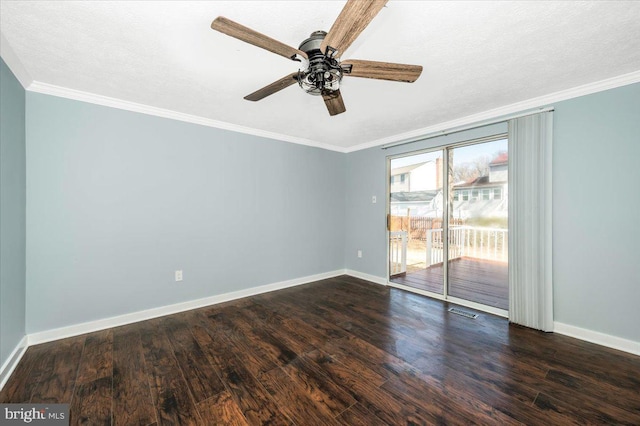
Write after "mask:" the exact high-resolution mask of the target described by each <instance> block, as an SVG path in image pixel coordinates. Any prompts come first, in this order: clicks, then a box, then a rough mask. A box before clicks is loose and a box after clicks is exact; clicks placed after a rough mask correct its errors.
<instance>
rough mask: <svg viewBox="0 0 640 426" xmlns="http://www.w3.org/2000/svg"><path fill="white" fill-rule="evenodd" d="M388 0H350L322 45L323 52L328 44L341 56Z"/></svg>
mask: <svg viewBox="0 0 640 426" xmlns="http://www.w3.org/2000/svg"><path fill="white" fill-rule="evenodd" d="M387 1H388V0H367V1H364V0H348V1H347V4H345V5H344V8H343V9H342V12H340V15H338V18H337V19H336V21H335V22H334V23H333V26H332V27H331V29H330V30H329V33H328V34H327V35H326V37H325V38H324V40H323V41H322V44H321V45H320V50H321V51H322V53H324V52H325V51H326V48H327V46H331V47H332V48H334V49H336V50H337V51H338V53H337V54H336V55H335V56H340V55H341V54H342V53H344V51H345V50H347V49H348V48H349V46H351V43H353V42H354V40H355V39H356V38H358V36H359V35H360V33H361V32H362V31H363V30H364V29H365V28H366V27H367V25H369V22H371V20H373V18H375V16H376V15H377V14H378V12H380V10H382V8H383V7H384V5H385V4H386V3H387Z"/></svg>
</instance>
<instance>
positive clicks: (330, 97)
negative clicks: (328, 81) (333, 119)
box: [322, 90, 347, 115]
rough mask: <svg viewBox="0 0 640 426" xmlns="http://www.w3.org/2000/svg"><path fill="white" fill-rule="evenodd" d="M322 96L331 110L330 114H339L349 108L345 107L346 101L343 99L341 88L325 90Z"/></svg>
mask: <svg viewBox="0 0 640 426" xmlns="http://www.w3.org/2000/svg"><path fill="white" fill-rule="evenodd" d="M322 98H323V99H324V104H325V105H326V106H327V109H328V110H329V115H338V114H341V113H343V112H345V111H346V110H347V109H346V108H345V107H344V101H343V100H342V95H341V94H340V90H336V91H334V92H325V93H323V94H322Z"/></svg>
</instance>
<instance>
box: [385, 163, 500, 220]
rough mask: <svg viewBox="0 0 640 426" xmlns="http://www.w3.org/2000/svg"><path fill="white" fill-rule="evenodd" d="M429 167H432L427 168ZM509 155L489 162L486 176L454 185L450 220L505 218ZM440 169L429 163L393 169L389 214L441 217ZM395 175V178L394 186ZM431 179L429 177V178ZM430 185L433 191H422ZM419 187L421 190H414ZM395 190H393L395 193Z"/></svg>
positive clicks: (437, 164) (430, 189)
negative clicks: (451, 217)
mask: <svg viewBox="0 0 640 426" xmlns="http://www.w3.org/2000/svg"><path fill="white" fill-rule="evenodd" d="M429 164H431V165H432V166H431V167H428V165H429ZM508 165H509V156H508V154H507V153H501V154H499V155H498V156H496V158H494V159H493V161H491V163H489V175H487V176H480V177H478V178H476V179H473V180H471V181H469V182H462V183H457V184H455V185H454V186H453V217H454V218H460V219H468V218H470V217H479V216H483V217H507V215H508V203H507V197H508V184H507V180H508ZM441 175H442V168H441V167H440V165H439V162H436V161H430V162H426V163H420V164H414V165H412V166H406V167H401V168H398V169H394V170H392V180H391V200H390V203H391V214H392V215H398V216H406V215H411V216H425V217H440V216H441V215H442V208H443V207H442V189H441V185H442V182H441V180H442V178H441V177H440V176H441ZM394 176H405V177H404V178H398V179H397V180H396V181H395V182H397V184H395V186H394V179H393V178H394ZM429 177H430V178H429ZM429 183H431V186H433V184H435V185H438V186H436V187H435V188H428V189H423V188H424V187H425V186H426V187H429V186H430V185H429ZM414 188H420V189H414ZM394 189H395V190H394Z"/></svg>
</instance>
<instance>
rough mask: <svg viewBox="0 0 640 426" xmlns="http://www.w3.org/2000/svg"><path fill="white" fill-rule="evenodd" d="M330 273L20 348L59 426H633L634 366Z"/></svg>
mask: <svg viewBox="0 0 640 426" xmlns="http://www.w3.org/2000/svg"><path fill="white" fill-rule="evenodd" d="M447 307H448V305H447V304H446V303H444V302H441V301H437V300H433V299H429V298H427V297H423V296H420V295H416V294H412V293H408V292H404V291H401V290H398V289H394V288H388V287H382V286H378V285H375V284H370V283H367V282H365V281H361V280H358V279H356V278H352V277H347V276H342V277H337V278H332V279H328V280H323V281H319V282H316V283H312V284H307V285H303V286H298V287H294V288H290V289H286V290H281V291H277V292H272V293H267V294H263V295H259V296H254V297H249V298H246V299H241V300H237V301H233V302H228V303H224V304H220V305H215V306H210V307H206V308H202V309H198V310H193V311H189V312H185V313H180V314H176V315H171V316H166V317H162V318H157V319H153V320H149V321H144V322H140V323H136V324H131V325H127V326H123V327H118V328H113V329H109V330H104V331H99V332H96V333H91V334H87V335H83V336H78V337H73V338H69V339H64V340H60V341H56V342H51V343H45V344H41V345H37V346H33V347H30V348H29V349H28V351H27V353H26V354H25V356H24V358H23V359H22V361H21V362H20V364H19V365H18V367H17V368H16V370H15V372H14V374H13V375H12V377H11V378H10V379H9V381H8V382H7V384H6V386H5V387H4V389H3V390H2V391H0V402H28V401H31V402H34V403H35V402H48V403H55V402H61V403H62V402H64V403H70V404H71V409H70V416H71V424H72V425H80V424H90V425H145V426H147V425H164V424H187V425H190V424H193V425H221V424H229V425H261V424H263V425H265V424H269V425H323V426H324V425H367V426H371V425H385V424H390V425H401V424H402V425H404V424H406V425H409V424H411V425H422V424H424V425H431V424H453V425H458V424H460V425H462V424H464V425H467V424H499V425H510V424H527V425H545V426H546V425H550V424H553V425H556V424H580V425H584V424H628V425H638V424H640V393H639V390H640V357H637V356H633V355H630V354H626V353H623V352H619V351H615V350H612V349H608V348H604V347H600V346H597V345H594V344H590V343H586V342H583V341H580V340H576V339H571V338H568V337H565V336H560V335H555V334H546V333H542V332H537V331H534V330H530V329H527V328H524V327H518V326H513V325H509V324H508V323H507V321H506V320H504V319H502V318H498V317H495V316H492V315H489V314H484V313H480V316H479V317H478V318H477V319H475V320H471V319H468V318H465V317H461V316H458V315H454V314H451V313H449V312H447V311H446V309H447Z"/></svg>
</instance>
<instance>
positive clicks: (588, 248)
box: [345, 84, 640, 342]
mask: <svg viewBox="0 0 640 426" xmlns="http://www.w3.org/2000/svg"><path fill="white" fill-rule="evenodd" d="M554 106H555V110H556V112H555V115H554V142H553V143H554V146H553V174H554V175H553V185H554V186H553V209H554V213H553V220H554V223H553V227H554V231H553V250H554V255H553V279H554V297H555V300H554V313H555V320H556V321H558V322H562V323H565V324H568V325H573V326H576V327H581V328H585V329H588V330H593V331H598V332H602V333H606V334H610V335H613V336H618V337H622V338H626V339H630V340H633V341H637V342H640V327H638V325H639V324H640V309H638V302H640V260H639V259H638V257H639V255H640V191H638V184H639V183H640V164H639V161H640V119H639V117H640V84H634V85H630V86H625V87H621V88H617V89H613V90H608V91H605V92H601V93H597V94H593V95H588V96H583V97H580V98H576V99H572V100H568V101H564V102H559V103H556V104H554ZM501 131H506V127H505V126H503V127H501V128H500V129H498V128H495V129H493V128H482V129H475V130H473V131H469V132H464V133H459V134H456V135H450V136H447V137H440V138H436V139H431V140H430V141H428V142H420V143H415V144H411V145H407V146H405V147H398V148H394V149H390V150H387V151H384V150H382V149H380V148H371V149H367V150H363V151H357V152H354V153H350V154H348V156H347V211H346V226H347V239H346V242H345V255H346V257H345V260H346V266H347V268H349V269H353V270H356V271H360V272H364V273H367V274H371V275H375V276H379V277H385V274H386V243H387V242H386V233H385V213H386V211H385V204H384V199H385V183H386V177H385V170H386V169H385V167H386V163H385V156H386V155H392V154H397V153H400V152H407V151H412V150H416V149H422V148H425V147H429V146H439V145H444V144H449V143H454V142H456V141H460V140H469V139H473V138H475V137H479V136H483V135H487V134H491V133H499V132H501ZM372 195H376V196H377V197H378V200H383V202H382V203H380V202H379V203H378V204H371V196H372ZM358 249H362V250H363V258H362V259H358V258H357V257H356V252H357V250H358Z"/></svg>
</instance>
